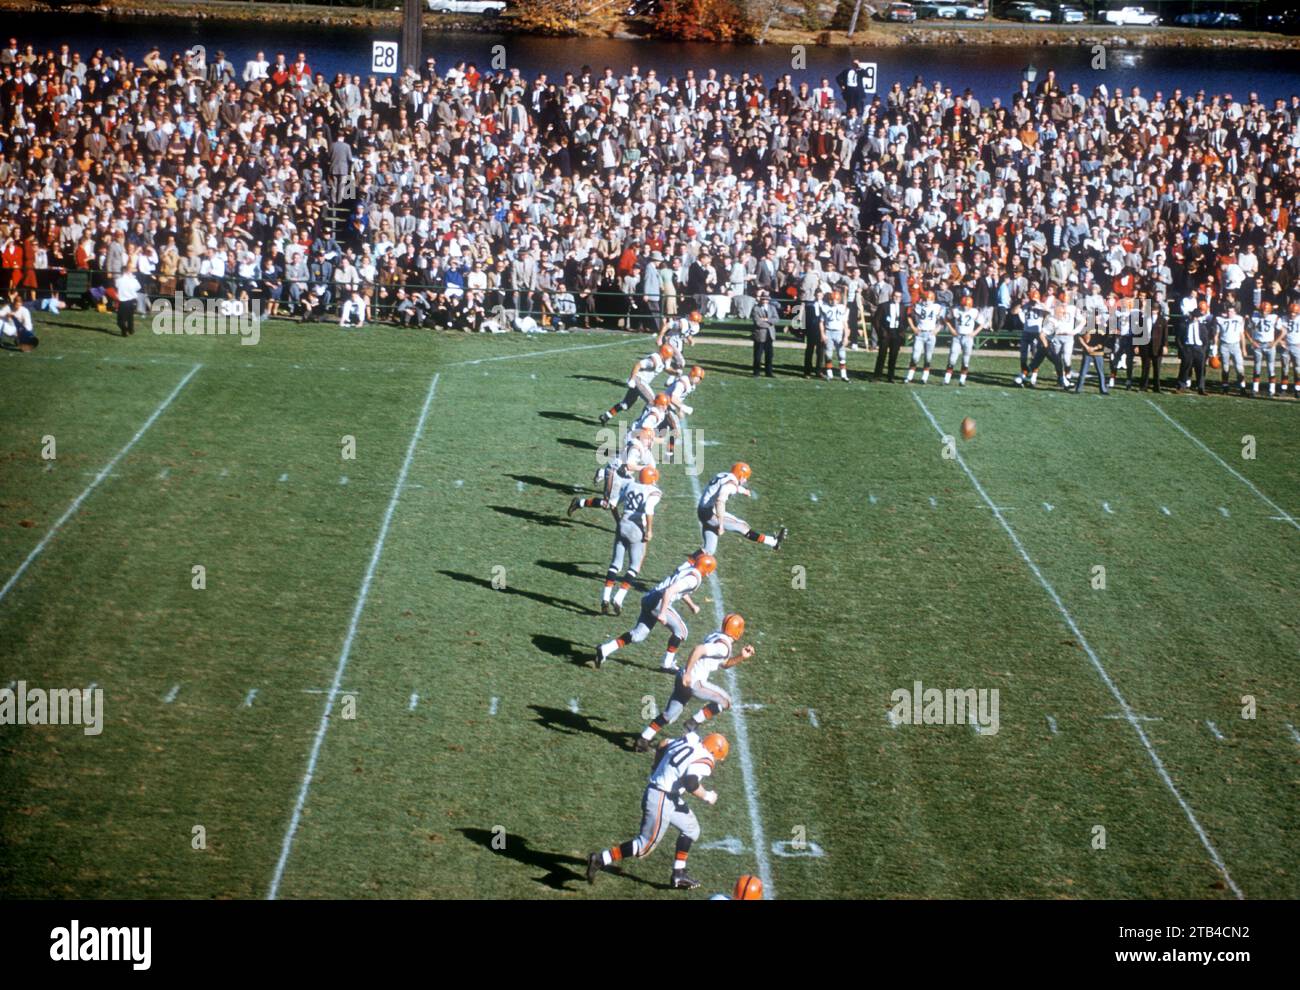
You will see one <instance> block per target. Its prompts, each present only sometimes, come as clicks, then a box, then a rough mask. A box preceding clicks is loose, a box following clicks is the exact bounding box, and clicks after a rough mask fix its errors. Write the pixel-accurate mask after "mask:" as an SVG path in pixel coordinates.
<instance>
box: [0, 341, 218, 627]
mask: <svg viewBox="0 0 1300 990" xmlns="http://www.w3.org/2000/svg"><path fill="white" fill-rule="evenodd" d="M202 367H203V365H202V364H196V365H194V366H193V367H191V368H190V370H189V372H188V373H187V374H186V375H185V377H184V378H182V379H181V380H180V382H179V383H178V384H177V386H176V387H175V388H174V389H172V391H171V394H170V395H168V396H167V398H165V399H163V400H162V402H161V403H159V405H158V408H157V409H155V410H154V411H153V413H152V414H151V415H150V416H149V418H148V419H146V420H145V421H144V425H143V426H142V427H140V429H138V430H136V431H135V436H133V437H132V438H131V439H130V440H128V441H127V442H126V446H125V447H123V448H122V449H121V450H119V451H118V452H117V453H116V454H115V455H114V456H113V459H112V460H111V461H109V462H108V463H107V464H105V465H104V466H103V467H102V468H100V469H99V473H98V474H97V475H95V479H94V480H93V481H92V482H91V483H90V484H88V485H87V486H86V490H85V491H83V492H82V493H81V494H80V495H78V496H77V497H76V498H75V499H73V500H72V504H71V505H69V506H68V507H67V509H65V510H64V512H63V515H61V516H59V518H58V521H57V522H55V524H54V525H53V526H51V527H50V531H49V532H48V533H46V534H45V535H44V536H43V537H41V542H40V543H38V544H36V547H35V549H33V550H32V552H31V553H29V554H28V555H27V559H26V560H24V561H23V562H22V563H21V564H19V565H18V570H16V571H14V573H13V577H11V578H10V579H9V580H8V581H6V582H5V583H4V587H3V588H0V601H4V597H5V595H7V594H9V592H10V590H11V589H12V588H13V586H14V585H15V584H17V583H18V579H19V578H20V577H22V576H23V572H24V571H26V570H27V568H28V567H30V566H31V563H32V561H33V560H35V559H36V558H37V557H39V556H40V555H41V551H43V550H44V549H45V547H46V546H47V545H48V544H49V542H50V540H52V539H54V534H55V533H57V532H58V531H59V530H60V529H62V528H63V524H64V523H66V522H67V521H68V520H69V519H71V518H72V517H73V516H74V515H76V513H77V510H78V509H80V508H81V503H82V502H84V501H86V499H87V498H88V497H89V496H90V493H91V492H93V491H94V490H95V489H96V488H98V487H99V483H100V482H101V481H103V480H104V479H105V478H107V477H108V476H109V475H110V474H112V472H113V468H115V467H117V463H118V461H120V460H121V459H122V458H123V457H125V456H126V455H127V452H128V451H130V449H131V448H132V447H134V446H135V445H136V444H137V443H139V442H140V438H141V437H142V436H144V435H145V432H146V431H148V429H149V427H151V426H153V424H154V423H155V422H156V421H157V419H158V417H159V416H161V415H162V414H163V413H164V412H165V411H166V410H167V407H168V406H170V405H171V404H172V400H173V399H175V398H176V396H178V395H180V392H181V389H183V388H184V387H185V386H186V385H187V384H189V380H190V379H191V378H193V377H194V376H195V375H196V374H198V371H199V369H200V368H202Z"/></svg>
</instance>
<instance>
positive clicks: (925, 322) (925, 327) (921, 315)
mask: <svg viewBox="0 0 1300 990" xmlns="http://www.w3.org/2000/svg"><path fill="white" fill-rule="evenodd" d="M942 315H943V307H942V306H940V305H939V304H938V303H932V302H923V303H921V304H920V305H918V306H917V307H916V328H917V329H918V330H919V331H920V332H921V333H934V331H935V328H936V327H937V326H938V325H939V317H940V316H942Z"/></svg>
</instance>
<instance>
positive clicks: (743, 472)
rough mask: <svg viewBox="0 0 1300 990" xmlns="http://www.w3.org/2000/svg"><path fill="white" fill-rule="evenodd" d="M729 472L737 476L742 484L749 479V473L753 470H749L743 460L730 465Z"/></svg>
mask: <svg viewBox="0 0 1300 990" xmlns="http://www.w3.org/2000/svg"><path fill="white" fill-rule="evenodd" d="M731 473H732V474H734V475H735V476H736V477H737V478H739V479H740V481H741V483H742V484H743V483H744V482H746V481H748V480H749V478H750V475H752V474H753V473H754V472H753V471H751V470H750V468H749V465H748V464H746V463H745V462H744V461H737V462H736V463H735V464H733V465H731Z"/></svg>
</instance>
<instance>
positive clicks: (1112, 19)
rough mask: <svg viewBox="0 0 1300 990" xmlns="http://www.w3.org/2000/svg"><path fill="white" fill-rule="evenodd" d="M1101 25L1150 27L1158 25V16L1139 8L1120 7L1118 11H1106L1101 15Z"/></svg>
mask: <svg viewBox="0 0 1300 990" xmlns="http://www.w3.org/2000/svg"><path fill="white" fill-rule="evenodd" d="M1101 19H1102V22H1103V23H1106V24H1119V25H1121V26H1122V25H1125V24H1138V25H1141V26H1142V27H1152V26H1154V25H1156V24H1159V23H1160V15H1159V14H1152V13H1150V12H1149V11H1147V10H1144V9H1143V8H1141V7H1121V8H1119V10H1107V11H1104V12H1103V13H1102V15H1101Z"/></svg>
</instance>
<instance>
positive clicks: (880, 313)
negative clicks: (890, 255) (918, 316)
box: [872, 289, 907, 382]
mask: <svg viewBox="0 0 1300 990" xmlns="http://www.w3.org/2000/svg"><path fill="white" fill-rule="evenodd" d="M906 320H907V307H906V306H904V305H903V293H902V291H901V290H899V289H895V290H894V291H893V293H892V294H891V295H890V297H889V301H888V302H886V303H881V304H880V305H879V306H877V307H876V313H875V316H874V317H873V318H872V323H873V324H874V326H875V330H876V340H878V341H879V342H880V349H879V350H878V351H877V352H876V378H877V379H879V378H880V372H881V371H882V370H884V368H885V366H886V362H888V367H889V380H890V381H891V382H892V381H893V380H894V366H895V365H896V364H897V363H898V349H899V348H900V347H902V346H903V335H904V333H905V330H904V327H905V326H906ZM886 355H888V357H886Z"/></svg>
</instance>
